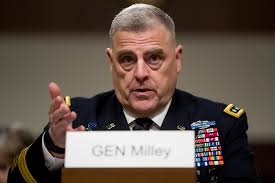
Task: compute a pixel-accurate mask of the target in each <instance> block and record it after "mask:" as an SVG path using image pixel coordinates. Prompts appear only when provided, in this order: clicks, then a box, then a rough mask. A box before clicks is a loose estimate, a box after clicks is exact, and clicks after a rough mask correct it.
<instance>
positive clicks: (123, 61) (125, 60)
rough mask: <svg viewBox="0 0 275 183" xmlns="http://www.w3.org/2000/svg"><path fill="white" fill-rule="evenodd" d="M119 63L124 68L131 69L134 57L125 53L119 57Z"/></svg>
mask: <svg viewBox="0 0 275 183" xmlns="http://www.w3.org/2000/svg"><path fill="white" fill-rule="evenodd" d="M119 60H120V61H119V62H120V65H121V66H122V68H123V69H125V70H131V69H132V68H133V66H134V64H135V59H134V58H133V56H131V55H125V56H123V57H121V58H120V59H119Z"/></svg>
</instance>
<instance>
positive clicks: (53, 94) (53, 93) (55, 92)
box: [49, 82, 62, 100]
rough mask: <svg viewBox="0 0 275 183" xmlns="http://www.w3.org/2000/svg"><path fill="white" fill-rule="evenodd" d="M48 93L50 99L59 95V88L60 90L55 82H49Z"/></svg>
mask: <svg viewBox="0 0 275 183" xmlns="http://www.w3.org/2000/svg"><path fill="white" fill-rule="evenodd" d="M49 93H50V95H51V99H52V100H53V99H54V98H56V97H57V96H61V90H60V88H59V86H58V85H57V84H56V83H54V82H51V83H50V84H49ZM61 97H62V96H61Z"/></svg>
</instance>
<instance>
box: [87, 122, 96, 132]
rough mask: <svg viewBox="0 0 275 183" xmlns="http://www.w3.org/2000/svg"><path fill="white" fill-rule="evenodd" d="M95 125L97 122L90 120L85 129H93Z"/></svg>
mask: <svg viewBox="0 0 275 183" xmlns="http://www.w3.org/2000/svg"><path fill="white" fill-rule="evenodd" d="M96 127H97V123H96V122H95V121H91V122H89V123H88V126H87V128H86V129H85V130H86V131H93V130H95V129H96Z"/></svg>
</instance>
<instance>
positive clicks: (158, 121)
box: [123, 99, 172, 127]
mask: <svg viewBox="0 0 275 183" xmlns="http://www.w3.org/2000/svg"><path fill="white" fill-rule="evenodd" d="M171 101H172V99H170V100H169V102H168V103H167V104H166V105H165V107H164V108H163V109H162V110H161V111H160V112H159V113H157V114H156V115H154V116H149V118H150V119H151V120H152V121H154V123H155V124H156V125H158V127H161V125H162V123H163V121H164V118H165V116H166V114H167V112H168V109H169V107H170V105H171ZM123 113H124V115H125V118H126V121H127V123H128V124H129V125H130V123H132V122H133V121H134V120H135V119H136V118H137V116H136V115H135V114H133V113H130V112H129V111H127V110H126V109H125V108H123Z"/></svg>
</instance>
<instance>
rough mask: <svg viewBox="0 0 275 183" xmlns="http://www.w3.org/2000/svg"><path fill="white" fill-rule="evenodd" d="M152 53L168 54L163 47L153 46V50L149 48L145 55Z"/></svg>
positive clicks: (162, 55)
mask: <svg viewBox="0 0 275 183" xmlns="http://www.w3.org/2000/svg"><path fill="white" fill-rule="evenodd" d="M152 54H155V55H160V56H161V57H164V56H165V55H166V54H165V53H164V51H163V49H161V48H153V49H151V50H147V51H146V52H145V53H144V55H145V56H150V55H152Z"/></svg>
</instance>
